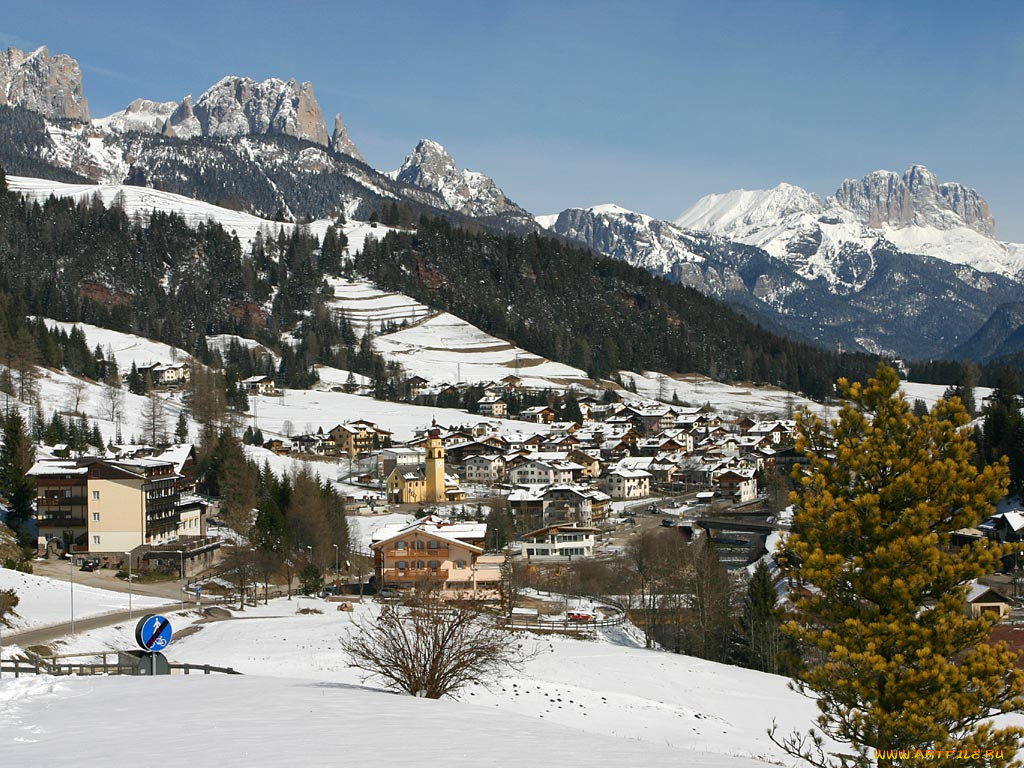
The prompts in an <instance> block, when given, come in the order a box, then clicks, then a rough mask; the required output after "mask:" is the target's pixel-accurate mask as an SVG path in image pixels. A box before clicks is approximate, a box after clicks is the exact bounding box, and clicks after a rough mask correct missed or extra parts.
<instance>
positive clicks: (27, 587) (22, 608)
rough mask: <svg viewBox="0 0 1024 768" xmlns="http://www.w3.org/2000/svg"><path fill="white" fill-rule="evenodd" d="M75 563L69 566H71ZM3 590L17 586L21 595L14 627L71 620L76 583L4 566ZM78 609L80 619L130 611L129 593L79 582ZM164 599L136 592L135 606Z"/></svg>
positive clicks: (0, 577)
mask: <svg viewBox="0 0 1024 768" xmlns="http://www.w3.org/2000/svg"><path fill="white" fill-rule="evenodd" d="M71 567H72V566H71V565H70V561H69V565H68V568H69V569H70V568H71ZM0 589H13V590H14V591H15V592H16V593H17V595H18V600H19V602H18V607H17V608H15V611H16V612H17V614H18V615H17V616H15V617H14V619H13V621H12V622H11V626H12V628H13V630H15V631H20V630H25V629H32V628H33V627H45V626H50V625H52V624H63V623H64V622H68V621H71V609H72V584H71V582H69V581H57V580H55V579H48V578H45V577H43V576H33V575H32V574H29V573H22V572H20V571H12V570H10V569H7V568H0ZM73 599H74V611H75V618H76V619H84V618H86V617H89V616H98V615H100V614H103V613H111V612H114V611H127V610H128V593H127V592H112V591H111V590H108V589H98V588H96V587H87V586H85V585H84V584H75V585H74V592H73ZM166 603H167V601H166V600H164V599H162V598H154V597H145V596H143V595H138V594H136V595H134V596H133V598H132V606H133V607H135V608H149V607H153V606H157V605H166Z"/></svg>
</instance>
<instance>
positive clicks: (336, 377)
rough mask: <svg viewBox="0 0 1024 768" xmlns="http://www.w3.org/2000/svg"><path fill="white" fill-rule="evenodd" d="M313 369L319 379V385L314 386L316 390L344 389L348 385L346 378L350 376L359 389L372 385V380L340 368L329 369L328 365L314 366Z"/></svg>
mask: <svg viewBox="0 0 1024 768" xmlns="http://www.w3.org/2000/svg"><path fill="white" fill-rule="evenodd" d="M313 367H314V368H316V373H317V376H319V377H320V381H319V383H317V384H316V388H317V389H331V388H332V387H344V386H346V385H347V384H348V383H349V381H348V377H349V375H350V374H351V376H352V378H353V379H355V382H356V384H358V385H359V386H360V387H369V386H370V385H372V384H373V379H371V378H370V377H369V376H364V375H363V374H361V373H352V372H351V371H345V370H342V369H341V368H331V367H330V366H328V365H315V366H313Z"/></svg>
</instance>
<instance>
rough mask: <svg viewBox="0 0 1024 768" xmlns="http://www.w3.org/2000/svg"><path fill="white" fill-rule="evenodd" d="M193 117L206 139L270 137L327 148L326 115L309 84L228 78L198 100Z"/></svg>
mask: <svg viewBox="0 0 1024 768" xmlns="http://www.w3.org/2000/svg"><path fill="white" fill-rule="evenodd" d="M193 113H194V115H195V117H196V119H197V120H198V121H199V125H200V127H201V129H202V133H203V135H204V136H220V137H224V138H233V137H235V136H242V135H245V134H249V133H257V134H264V133H269V134H283V135H286V136H294V137H295V138H298V139H306V140H307V141H312V142H314V143H316V144H321V145H323V146H327V144H328V136H327V126H326V125H325V124H324V115H323V111H322V110H321V109H320V104H319V103H318V102H317V100H316V96H315V95H314V93H313V84H312V83H308V82H307V83H302V84H301V85H300V84H299V83H298V82H297V81H296V80H294V79H292V80H289V81H288V82H285V81H283V80H278V79H277V78H270V79H268V80H264V81H263V82H257V81H255V80H252V79H251V78H248V77H236V76H229V77H225V78H222V79H221V80H220V81H219V82H217V83H216V84H215V85H213V86H212V87H211V88H210V89H209V90H207V91H206V92H205V93H204V94H203V95H202V96H200V97H199V99H198V101H197V102H196V104H195V106H194V108H193Z"/></svg>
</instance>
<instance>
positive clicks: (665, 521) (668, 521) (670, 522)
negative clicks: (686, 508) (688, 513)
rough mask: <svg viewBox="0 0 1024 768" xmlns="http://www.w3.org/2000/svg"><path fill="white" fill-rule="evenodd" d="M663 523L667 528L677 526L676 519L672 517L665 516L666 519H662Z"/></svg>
mask: <svg viewBox="0 0 1024 768" xmlns="http://www.w3.org/2000/svg"><path fill="white" fill-rule="evenodd" d="M661 524H662V525H663V526H665V527H666V528H675V527H676V521H675V520H673V519H672V518H671V517H666V518H664V519H663V520H662V521H661Z"/></svg>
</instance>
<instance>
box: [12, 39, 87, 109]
mask: <svg viewBox="0 0 1024 768" xmlns="http://www.w3.org/2000/svg"><path fill="white" fill-rule="evenodd" d="M0 104H4V105H10V106H12V107H24V108H25V109H30V110H32V111H33V112H39V113H40V114H42V115H45V116H46V117H50V118H57V119H59V118H69V119H71V120H78V121H80V122H84V123H87V122H89V104H88V102H87V101H86V99H85V96H83V95H82V70H81V69H80V68H79V66H78V62H77V61H75V60H74V59H73V58H71V57H70V56H67V55H65V54H58V55H57V56H50V51H49V50H48V49H47V48H46V46H43V47H41V48H37V49H36V50H35V51H33V52H32V53H24V52H22V51H19V50H18V49H17V48H8V49H7V52H6V53H0Z"/></svg>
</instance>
